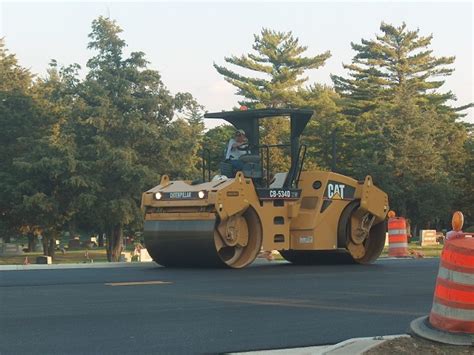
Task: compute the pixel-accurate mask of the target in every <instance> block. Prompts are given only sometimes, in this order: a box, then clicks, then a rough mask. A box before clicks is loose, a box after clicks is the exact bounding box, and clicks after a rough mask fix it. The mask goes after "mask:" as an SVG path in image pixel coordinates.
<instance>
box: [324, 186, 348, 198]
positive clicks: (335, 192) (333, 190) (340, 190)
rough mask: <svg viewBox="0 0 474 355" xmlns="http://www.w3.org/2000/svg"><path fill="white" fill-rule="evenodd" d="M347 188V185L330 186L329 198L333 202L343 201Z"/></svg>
mask: <svg viewBox="0 0 474 355" xmlns="http://www.w3.org/2000/svg"><path fill="white" fill-rule="evenodd" d="M345 187H346V185H343V184H328V198H330V199H332V200H343V199H344V188H345Z"/></svg>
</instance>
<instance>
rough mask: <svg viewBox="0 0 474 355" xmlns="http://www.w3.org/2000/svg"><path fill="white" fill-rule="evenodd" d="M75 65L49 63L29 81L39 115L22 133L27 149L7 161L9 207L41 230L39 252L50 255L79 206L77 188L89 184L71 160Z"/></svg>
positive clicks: (73, 153)
mask: <svg viewBox="0 0 474 355" xmlns="http://www.w3.org/2000/svg"><path fill="white" fill-rule="evenodd" d="M77 69H78V67H77V66H71V67H67V68H61V69H58V68H57V65H56V63H55V62H53V63H52V64H51V67H50V69H49V71H48V76H47V77H46V78H44V79H39V80H37V81H36V82H35V84H34V86H33V87H32V89H31V94H32V97H33V99H34V101H35V103H36V106H37V108H38V111H39V112H41V117H42V120H41V121H40V122H39V124H37V125H35V126H33V127H31V128H32V129H33V130H35V131H36V132H39V134H38V135H36V136H30V137H28V140H27V142H25V144H28V146H29V149H28V150H25V151H23V152H21V153H20V154H19V155H18V156H17V157H16V159H15V160H14V164H13V171H14V172H15V173H16V174H15V176H16V179H17V188H16V194H17V205H16V206H15V210H16V211H17V213H18V214H20V215H22V216H23V220H24V221H26V222H27V224H28V225H34V226H35V227H34V228H32V229H33V231H34V230H35V229H36V230H39V231H41V235H42V236H43V250H44V254H45V255H50V256H54V251H55V248H56V239H57V238H58V237H59V235H60V233H61V231H62V230H63V229H64V228H65V227H66V226H67V224H68V223H69V222H70V220H71V219H72V218H74V216H75V214H76V213H77V212H78V211H79V208H80V207H81V206H80V203H79V201H80V199H81V198H82V193H83V192H84V191H85V190H86V189H87V188H88V187H89V185H88V179H87V176H84V175H82V174H81V173H82V171H81V169H80V163H79V162H78V160H77V147H76V144H75V132H74V123H73V121H72V118H73V117H74V116H73V114H72V113H73V112H74V110H73V107H74V101H75V99H76V95H75V86H76V85H77V83H78V80H77ZM21 140H22V141H24V140H25V139H24V138H22V139H21ZM30 229H31V228H30Z"/></svg>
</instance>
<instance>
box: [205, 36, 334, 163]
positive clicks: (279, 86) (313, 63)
mask: <svg viewBox="0 0 474 355" xmlns="http://www.w3.org/2000/svg"><path fill="white" fill-rule="evenodd" d="M252 48H253V49H254V51H255V52H254V53H249V54H247V55H241V56H240V57H239V56H230V57H226V58H225V61H226V62H227V63H229V64H232V65H235V66H237V67H240V68H241V69H245V70H251V71H253V72H254V73H255V76H254V77H250V76H245V75H242V74H239V73H237V72H234V71H232V70H230V69H228V68H226V67H224V66H219V65H217V64H214V67H215V68H216V70H217V72H218V73H220V74H221V75H223V76H224V79H225V80H226V81H227V82H229V83H230V84H232V85H234V86H235V87H236V88H237V95H240V96H243V97H244V99H242V100H240V101H239V104H240V105H244V106H247V107H249V108H281V107H283V108H290V107H294V108H303V107H310V105H309V103H308V101H307V100H306V99H305V97H307V96H308V95H310V91H308V90H310V89H307V88H306V87H304V84H305V83H306V82H307V80H308V78H307V77H305V76H304V74H305V72H306V71H307V70H311V69H317V68H319V67H321V66H323V65H324V63H325V61H326V60H327V59H328V58H329V57H330V55H331V54H330V52H329V51H327V52H324V53H322V54H319V55H315V56H310V57H307V56H304V55H303V54H304V52H305V51H306V50H307V47H306V46H302V45H300V43H299V40H298V38H296V37H294V36H293V33H292V32H278V31H273V30H270V29H266V28H264V29H262V31H261V33H260V34H259V35H257V34H256V35H254V44H253V47H252ZM261 124H262V132H261V137H262V140H261V143H262V144H268V145H279V144H288V142H289V130H290V129H289V123H288V120H285V119H280V118H273V119H268V120H263V121H262V122H261ZM288 153H289V152H288V150H282V149H279V148H272V150H271V157H272V158H271V166H270V171H272V172H276V171H286V170H288V167H289V162H290V159H289V156H288Z"/></svg>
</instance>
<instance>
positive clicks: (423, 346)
mask: <svg viewBox="0 0 474 355" xmlns="http://www.w3.org/2000/svg"><path fill="white" fill-rule="evenodd" d="M381 354H383V355H385V354H388V355H398V354H410V355H412V354H413V355H414V354H430V355H467V354H470V355H472V354H474V346H457V345H447V344H440V343H435V342H432V341H429V340H425V339H421V338H416V337H411V338H397V339H393V340H389V341H386V342H384V343H382V344H380V345H378V346H376V347H375V348H372V349H370V350H368V351H366V352H364V355H381Z"/></svg>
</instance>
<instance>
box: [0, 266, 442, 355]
mask: <svg viewBox="0 0 474 355" xmlns="http://www.w3.org/2000/svg"><path fill="white" fill-rule="evenodd" d="M437 270H438V259H422V260H383V261H378V262H377V263H376V264H374V265H370V266H358V265H325V266H304V267H303V266H293V265H289V264H285V263H268V262H267V261H264V260H262V261H259V262H257V263H256V264H254V265H253V266H251V267H249V268H247V269H244V270H202V269H201V270H196V269H165V268H162V267H158V266H156V267H154V266H150V265H146V266H138V267H130V268H104V269H100V268H96V269H63V270H34V271H33V270H29V271H0V353H1V354H23V353H35V354H55V353H82V354H91V353H98V354H112V353H114V354H122V353H135V354H136V353H140V354H148V353H150V354H151V353H153V354H158V353H160V354H163V353H186V354H189V353H219V352H232V351H244V350H257V349H272V348H286V347H301V346H311V345H322V344H332V343H337V342H339V341H342V340H345V339H347V338H352V337H363V336H375V335H387V334H400V333H404V332H406V330H407V328H408V325H409V322H410V321H411V320H412V319H414V318H416V317H419V316H422V315H425V314H427V313H429V311H430V308H431V301H432V297H433V289H434V283H435V278H436V273H437ZM144 281H163V282H168V283H151V284H150V283H148V284H146V283H144ZM123 282H137V283H138V284H126V285H120V284H117V283H123ZM107 284H109V285H107ZM110 284H112V285H110Z"/></svg>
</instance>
